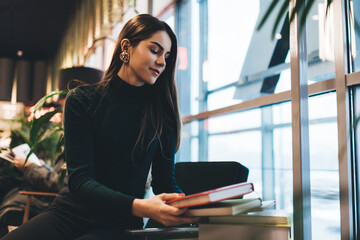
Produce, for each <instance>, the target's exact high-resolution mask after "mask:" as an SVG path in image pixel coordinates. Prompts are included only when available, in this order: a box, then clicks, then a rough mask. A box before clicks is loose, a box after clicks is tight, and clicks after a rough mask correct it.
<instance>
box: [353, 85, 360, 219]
mask: <svg viewBox="0 0 360 240" xmlns="http://www.w3.org/2000/svg"><path fill="white" fill-rule="evenodd" d="M354 113H355V119H354V122H355V123H356V125H355V126H356V128H355V153H356V155H355V162H356V163H359V161H360V143H359V142H360V127H359V125H360V86H358V87H356V88H354ZM355 173H356V174H357V176H355V179H357V183H355V184H356V186H357V190H356V191H357V196H359V194H360V164H356V168H355ZM359 211H360V201H357V213H356V216H355V217H356V219H359V214H360V212H359ZM358 224H359V222H358Z"/></svg>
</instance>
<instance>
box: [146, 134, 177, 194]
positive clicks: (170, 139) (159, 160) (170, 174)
mask: <svg viewBox="0 0 360 240" xmlns="http://www.w3.org/2000/svg"><path fill="white" fill-rule="evenodd" d="M175 146H176V136H175V133H174V132H168V133H166V134H163V137H162V139H161V143H159V146H158V148H157V150H156V153H155V156H154V159H153V166H152V178H153V179H152V183H151V186H152V188H153V191H154V193H155V194H160V193H181V192H182V191H181V189H180V188H179V186H178V184H177V182H176V179H175V166H174V159H175Z"/></svg>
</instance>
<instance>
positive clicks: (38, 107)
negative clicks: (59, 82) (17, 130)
mask: <svg viewBox="0 0 360 240" xmlns="http://www.w3.org/2000/svg"><path fill="white" fill-rule="evenodd" d="M68 92H69V91H68V90H61V91H53V92H51V93H49V94H48V95H46V96H44V97H42V98H41V99H40V100H39V101H38V102H37V103H36V104H35V106H34V113H35V112H36V111H40V110H41V108H42V107H43V106H44V104H45V102H46V100H48V99H49V98H51V97H53V96H55V95H64V94H68Z"/></svg>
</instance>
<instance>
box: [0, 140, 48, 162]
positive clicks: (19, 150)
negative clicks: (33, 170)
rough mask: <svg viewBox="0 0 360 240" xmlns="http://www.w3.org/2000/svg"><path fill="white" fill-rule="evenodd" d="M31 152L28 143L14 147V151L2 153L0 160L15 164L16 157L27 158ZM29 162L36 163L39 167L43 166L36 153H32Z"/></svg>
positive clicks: (9, 150)
mask: <svg viewBox="0 0 360 240" xmlns="http://www.w3.org/2000/svg"><path fill="white" fill-rule="evenodd" d="M29 152H30V147H29V145H28V144H27V143H24V144H21V145H19V146H16V147H14V148H13V149H10V148H9V149H7V150H5V151H2V152H1V153H0V158H1V159H4V160H7V161H9V162H12V163H13V162H14V158H15V156H19V157H22V158H26V156H27V155H28V153H29ZM28 161H30V162H31V163H35V164H36V165H38V166H41V162H40V160H39V159H38V157H37V156H36V155H35V154H34V153H32V154H31V155H30V157H29V158H28Z"/></svg>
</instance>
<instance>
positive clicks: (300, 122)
mask: <svg viewBox="0 0 360 240" xmlns="http://www.w3.org/2000/svg"><path fill="white" fill-rule="evenodd" d="M294 5H295V1H294V0H291V1H290V5H289V9H290V10H291V11H292V10H293V8H294ZM302 10H303V9H302ZM289 15H291V14H289ZM299 22H300V19H298V16H297V15H296V16H295V18H294V20H293V22H292V23H291V24H290V57H291V60H290V69H291V108H292V110H291V111H292V144H293V209H294V222H293V226H294V239H295V240H298V239H306V240H308V239H311V237H312V234H311V196H310V154H309V117H308V81H307V49H306V26H304V29H303V33H302V34H300V33H299Z"/></svg>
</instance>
